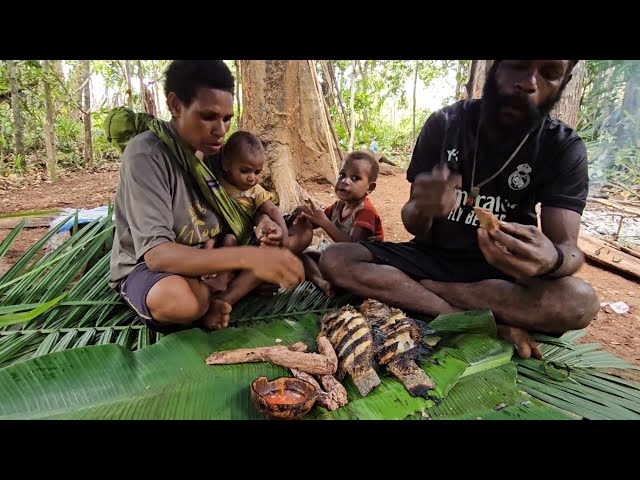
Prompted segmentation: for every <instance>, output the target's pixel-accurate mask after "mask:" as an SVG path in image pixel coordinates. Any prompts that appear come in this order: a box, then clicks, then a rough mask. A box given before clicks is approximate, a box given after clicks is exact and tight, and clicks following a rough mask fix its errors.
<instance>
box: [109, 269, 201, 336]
mask: <svg viewBox="0 0 640 480" xmlns="http://www.w3.org/2000/svg"><path fill="white" fill-rule="evenodd" d="M171 275H175V274H174V273H167V272H152V271H151V270H149V268H148V267H147V264H146V263H144V262H141V263H139V264H137V265H136V266H135V268H134V269H133V270H132V271H131V273H130V274H129V275H127V277H125V278H124V279H123V280H122V281H121V282H120V289H119V290H120V296H121V297H122V298H123V299H124V301H125V302H127V303H128V304H129V306H130V307H131V308H133V310H135V312H136V313H137V314H138V317H140V320H141V321H142V323H144V324H145V325H146V326H147V327H149V328H150V329H151V330H153V331H154V332H159V333H166V334H169V333H174V332H179V331H181V330H187V329H189V328H193V327H198V326H199V321H198V322H195V323H192V324H191V325H180V324H173V323H160V322H158V321H156V320H154V319H153V317H152V316H151V312H150V311H149V307H147V294H148V293H149V290H151V287H153V286H154V285H155V284H156V283H158V282H159V281H160V280H162V279H163V278H165V277H169V276H171Z"/></svg>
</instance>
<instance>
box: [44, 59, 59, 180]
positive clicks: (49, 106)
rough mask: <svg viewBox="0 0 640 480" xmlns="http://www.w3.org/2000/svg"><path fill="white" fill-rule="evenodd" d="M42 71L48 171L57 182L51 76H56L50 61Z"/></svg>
mask: <svg viewBox="0 0 640 480" xmlns="http://www.w3.org/2000/svg"><path fill="white" fill-rule="evenodd" d="M42 70H43V73H44V108H45V120H44V143H45V146H46V148H47V171H48V172H49V178H51V180H55V179H56V178H57V175H58V172H57V168H56V167H57V163H58V159H57V156H56V137H55V130H54V125H55V119H54V114H53V99H52V98H51V76H52V75H54V73H53V70H52V69H51V67H50V65H49V60H43V61H42Z"/></svg>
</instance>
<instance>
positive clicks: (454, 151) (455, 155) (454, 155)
mask: <svg viewBox="0 0 640 480" xmlns="http://www.w3.org/2000/svg"><path fill="white" fill-rule="evenodd" d="M452 158H453V159H455V160H456V161H457V160H458V149H457V148H452V149H451V150H447V162H451V159H452Z"/></svg>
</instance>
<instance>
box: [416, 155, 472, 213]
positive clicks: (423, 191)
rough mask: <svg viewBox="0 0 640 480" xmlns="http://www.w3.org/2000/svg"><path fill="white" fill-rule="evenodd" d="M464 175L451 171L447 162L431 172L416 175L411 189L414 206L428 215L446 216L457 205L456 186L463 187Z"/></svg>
mask: <svg viewBox="0 0 640 480" xmlns="http://www.w3.org/2000/svg"><path fill="white" fill-rule="evenodd" d="M461 185H462V177H461V176H460V175H459V174H457V173H451V172H450V171H449V168H448V167H447V166H446V165H445V164H438V165H436V166H435V167H433V170H431V172H430V173H420V174H418V175H417V176H416V179H415V180H414V182H413V187H412V189H411V198H410V199H409V202H413V204H414V207H415V208H416V209H417V210H418V211H419V212H420V214H421V215H424V216H426V217H430V218H434V217H446V216H447V215H449V214H450V213H451V210H453V209H454V207H455V206H456V187H457V188H461Z"/></svg>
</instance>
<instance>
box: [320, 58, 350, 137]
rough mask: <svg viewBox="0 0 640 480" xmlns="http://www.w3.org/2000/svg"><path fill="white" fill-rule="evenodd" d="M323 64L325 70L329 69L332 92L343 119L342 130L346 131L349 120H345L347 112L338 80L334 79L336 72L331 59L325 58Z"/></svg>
mask: <svg viewBox="0 0 640 480" xmlns="http://www.w3.org/2000/svg"><path fill="white" fill-rule="evenodd" d="M325 65H326V67H327V70H328V71H329V75H330V77H331V84H332V85H333V92H334V95H335V96H336V102H337V103H338V105H339V106H340V112H342V119H343V120H344V123H343V125H344V131H345V132H346V131H347V130H348V129H349V122H348V121H347V112H346V110H345V108H344V104H343V103H342V94H341V93H340V87H338V82H337V81H336V74H335V71H334V70H333V64H332V63H331V60H326V62H325Z"/></svg>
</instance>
